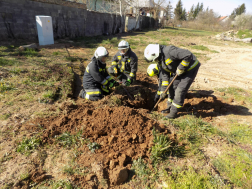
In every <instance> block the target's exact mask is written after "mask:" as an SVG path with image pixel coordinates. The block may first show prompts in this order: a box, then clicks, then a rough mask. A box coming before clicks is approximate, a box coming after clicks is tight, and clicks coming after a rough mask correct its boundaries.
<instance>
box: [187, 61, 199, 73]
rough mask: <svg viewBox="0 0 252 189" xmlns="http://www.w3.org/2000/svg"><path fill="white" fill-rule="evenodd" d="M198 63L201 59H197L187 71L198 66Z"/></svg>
mask: <svg viewBox="0 0 252 189" xmlns="http://www.w3.org/2000/svg"><path fill="white" fill-rule="evenodd" d="M198 63H199V61H198V60H196V61H195V62H194V63H193V65H192V66H191V67H190V68H189V69H188V70H187V71H190V70H191V69H193V68H195V66H197V65H198Z"/></svg>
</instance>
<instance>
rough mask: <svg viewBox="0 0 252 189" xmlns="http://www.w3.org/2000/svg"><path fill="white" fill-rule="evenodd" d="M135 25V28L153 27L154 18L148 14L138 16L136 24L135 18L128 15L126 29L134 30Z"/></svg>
mask: <svg viewBox="0 0 252 189" xmlns="http://www.w3.org/2000/svg"><path fill="white" fill-rule="evenodd" d="M126 19H127V18H126ZM135 26H136V29H145V28H154V27H155V20H154V18H151V17H148V16H139V19H138V22H137V25H136V18H135V17H132V16H128V27H127V30H128V31H131V30H134V29H135ZM125 27H126V26H125Z"/></svg>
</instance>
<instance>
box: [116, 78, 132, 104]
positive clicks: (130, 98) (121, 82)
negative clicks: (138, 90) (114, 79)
mask: <svg viewBox="0 0 252 189" xmlns="http://www.w3.org/2000/svg"><path fill="white" fill-rule="evenodd" d="M119 84H122V81H121V82H119ZM121 86H122V85H121ZM122 88H123V90H124V91H125V92H126V94H127V95H128V97H129V98H130V100H134V99H133V98H132V96H131V95H130V94H129V92H128V91H127V90H126V89H125V88H124V87H123V86H122Z"/></svg>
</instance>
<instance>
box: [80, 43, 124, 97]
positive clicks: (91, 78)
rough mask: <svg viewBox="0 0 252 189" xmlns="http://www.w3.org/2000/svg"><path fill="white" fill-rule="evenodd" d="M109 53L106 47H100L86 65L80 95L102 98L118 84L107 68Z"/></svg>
mask: <svg viewBox="0 0 252 189" xmlns="http://www.w3.org/2000/svg"><path fill="white" fill-rule="evenodd" d="M108 55H109V53H108V51H107V50H106V48H105V47H98V48H97V49H96V51H95V53H94V56H93V57H92V59H91V62H90V63H89V64H88V66H87V67H86V70H85V73H84V76H83V88H84V89H82V90H81V92H80V94H79V96H80V97H82V98H85V99H89V100H92V101H95V100H100V99H102V98H103V96H104V95H109V94H110V92H111V91H110V88H112V87H114V86H118V85H119V83H118V82H116V81H115V80H113V79H112V78H111V77H110V75H109V74H108V72H107V70H106V59H107V57H108Z"/></svg>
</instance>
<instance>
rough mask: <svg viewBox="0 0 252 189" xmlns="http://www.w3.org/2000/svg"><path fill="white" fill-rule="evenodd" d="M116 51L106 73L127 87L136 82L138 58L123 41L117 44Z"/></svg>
mask: <svg viewBox="0 0 252 189" xmlns="http://www.w3.org/2000/svg"><path fill="white" fill-rule="evenodd" d="M118 50H119V51H118V52H117V53H116V55H115V56H114V57H113V59H112V66H111V67H109V68H108V72H109V74H111V75H112V76H114V77H115V78H117V79H119V80H120V81H122V83H123V84H124V85H126V86H129V85H130V84H132V83H133V81H135V80H136V72H137V66H138V58H137V56H136V54H135V53H134V52H133V51H132V50H131V48H130V45H129V43H128V42H127V41H125V40H122V41H121V42H120V43H119V44H118Z"/></svg>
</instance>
